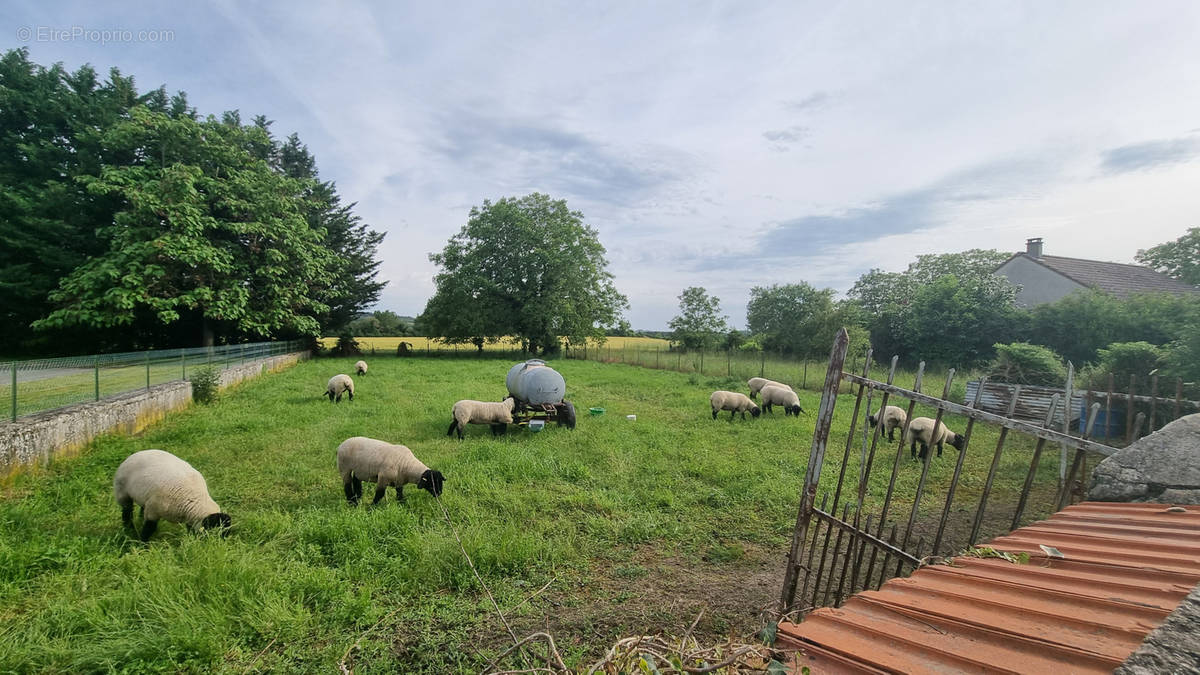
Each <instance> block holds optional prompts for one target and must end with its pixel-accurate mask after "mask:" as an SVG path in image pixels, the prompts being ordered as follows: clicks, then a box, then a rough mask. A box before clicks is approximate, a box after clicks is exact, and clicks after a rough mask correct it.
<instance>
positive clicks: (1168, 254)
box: [1134, 227, 1200, 286]
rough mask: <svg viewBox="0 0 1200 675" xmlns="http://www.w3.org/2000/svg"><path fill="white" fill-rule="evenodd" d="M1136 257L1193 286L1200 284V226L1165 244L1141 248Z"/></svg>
mask: <svg viewBox="0 0 1200 675" xmlns="http://www.w3.org/2000/svg"><path fill="white" fill-rule="evenodd" d="M1134 257H1135V259H1136V260H1137V261H1138V262H1140V263H1142V264H1143V265H1146V266H1147V267H1152V268H1154V269H1156V270H1158V271H1159V272H1162V273H1163V274H1166V275H1168V276H1171V277H1174V278H1176V279H1179V280H1180V281H1182V282H1184V283H1188V284H1191V285H1193V286H1200V227H1192V228H1188V231H1187V233H1186V234H1184V235H1183V236H1182V237H1180V238H1178V239H1176V240H1175V241H1168V242H1166V243H1165V244H1159V245H1158V246H1153V247H1151V248H1148V249H1145V250H1141V251H1138V252H1137V255H1136V256H1134Z"/></svg>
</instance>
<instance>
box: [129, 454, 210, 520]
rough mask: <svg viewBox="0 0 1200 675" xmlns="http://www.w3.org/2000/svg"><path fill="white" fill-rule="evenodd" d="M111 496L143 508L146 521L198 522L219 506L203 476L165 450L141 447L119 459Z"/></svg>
mask: <svg viewBox="0 0 1200 675" xmlns="http://www.w3.org/2000/svg"><path fill="white" fill-rule="evenodd" d="M113 496H114V497H115V498H116V500H117V503H118V504H121V503H124V502H126V501H127V500H128V499H132V500H133V502H134V503H136V504H141V505H142V506H143V507H144V508H145V518H146V520H166V521H170V522H172V523H187V524H189V525H193V526H195V525H199V524H200V522H201V521H202V520H204V519H205V518H206V517H208V516H210V515H212V514H214V513H220V511H221V508H220V507H219V506H217V503H216V502H214V501H213V500H212V497H209V496H208V485H207V484H206V483H205V482H204V476H202V475H200V472H199V471H197V470H195V469H193V468H192V465H191V464H188V463H187V462H185V461H183V460H182V459H179V458H178V457H176V456H175V455H172V454H171V453H169V452H166V451H164V450H142V451H140V452H135V453H133V454H132V455H130V456H129V457H127V458H126V459H125V461H124V462H121V466H119V467H117V473H116V475H115V476H113Z"/></svg>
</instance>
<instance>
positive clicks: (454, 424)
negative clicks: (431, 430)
mask: <svg viewBox="0 0 1200 675" xmlns="http://www.w3.org/2000/svg"><path fill="white" fill-rule="evenodd" d="M457 426H458V420H450V426H449V428H447V429H446V435H447V436H453V435H454V429H455V427H457Z"/></svg>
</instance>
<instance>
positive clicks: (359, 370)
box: [354, 361, 367, 375]
mask: <svg viewBox="0 0 1200 675" xmlns="http://www.w3.org/2000/svg"><path fill="white" fill-rule="evenodd" d="M354 374H355V375H366V374H367V362H366V361H356V362H355V363H354Z"/></svg>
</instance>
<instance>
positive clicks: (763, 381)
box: [746, 377, 791, 398]
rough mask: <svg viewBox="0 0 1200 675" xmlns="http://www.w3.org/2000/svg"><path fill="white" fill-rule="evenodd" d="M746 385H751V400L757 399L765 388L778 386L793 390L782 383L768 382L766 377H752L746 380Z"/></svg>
mask: <svg viewBox="0 0 1200 675" xmlns="http://www.w3.org/2000/svg"><path fill="white" fill-rule="evenodd" d="M746 384H748V385H750V398H755V397H756V396H758V392H760V391H762V388H763V387H770V386H776V387H783V388H784V389H791V387H789V386H788V385H786V384H784V383H782V382H776V381H775V380H768V379H767V378H765V377H752V378H750V379H749V380H746Z"/></svg>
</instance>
